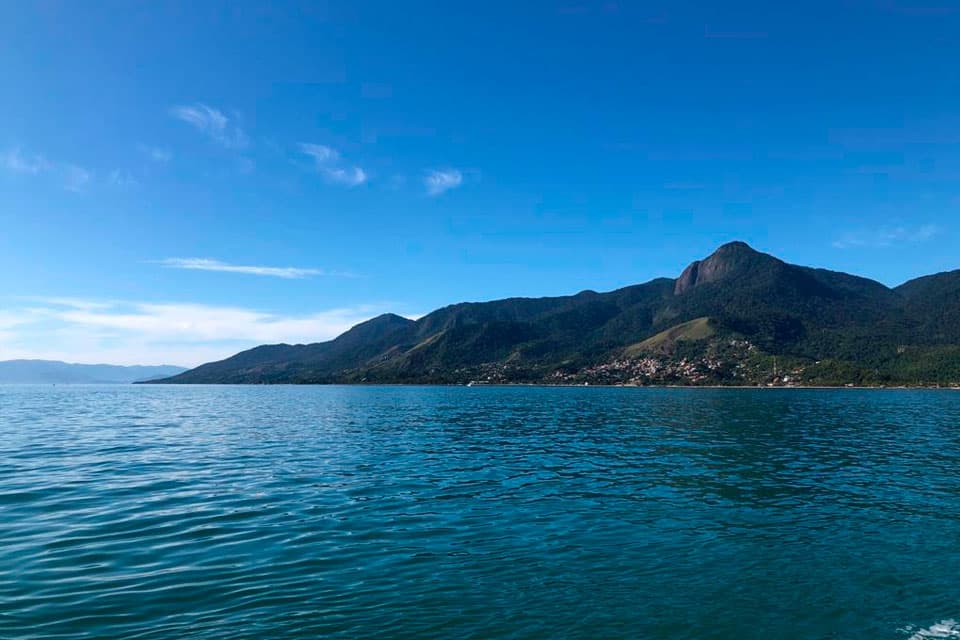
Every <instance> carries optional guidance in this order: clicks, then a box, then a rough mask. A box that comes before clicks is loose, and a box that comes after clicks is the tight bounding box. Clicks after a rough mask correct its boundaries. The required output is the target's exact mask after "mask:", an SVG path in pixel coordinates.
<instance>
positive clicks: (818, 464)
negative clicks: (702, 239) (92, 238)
mask: <svg viewBox="0 0 960 640" xmlns="http://www.w3.org/2000/svg"><path fill="white" fill-rule="evenodd" d="M953 618H958V619H960V393H958V392H950V391H941V392H936V391H855V390H834V391H830V390H714V389H704V390H681V389H570V388H566V389H557V388H485V387H480V388H477V387H474V388H430V387H140V386H136V387H106V386H99V387H98V386H91V387H0V638H4V639H8V638H9V639H13V638H71V639H73V638H164V639H167V638H201V639H206V638H231V639H233V638H251V639H253V638H257V639H260V638H361V637H391V638H525V639H526V638H671V639H672V638H698V639H700V638H716V639H729V640H744V639H753V638H756V639H760V638H763V639H769V638H778V639H813V638H858V639H859V638H870V639H878V638H893V639H895V638H913V639H914V640H918V639H921V638H928V637H946V638H950V637H953V638H957V637H960V626H958V625H957V623H954V622H952V619H953Z"/></svg>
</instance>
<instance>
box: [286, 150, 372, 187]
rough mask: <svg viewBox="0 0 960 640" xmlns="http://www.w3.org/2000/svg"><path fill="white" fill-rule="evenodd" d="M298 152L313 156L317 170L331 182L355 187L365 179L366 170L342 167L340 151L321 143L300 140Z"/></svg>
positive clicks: (366, 176)
mask: <svg viewBox="0 0 960 640" xmlns="http://www.w3.org/2000/svg"><path fill="white" fill-rule="evenodd" d="M299 147H300V152H301V153H303V154H304V155H306V156H310V157H311V158H313V163H314V165H315V166H316V168H317V171H318V172H319V173H320V175H322V176H323V177H325V178H326V179H327V181H328V182H331V183H333V184H339V185H343V186H345V187H357V186H360V185H361V184H363V183H364V182H366V181H367V179H368V178H369V176H368V175H367V172H366V171H364V170H363V169H362V168H360V167H358V166H353V167H344V166H341V165H340V152H338V151H337V150H336V149H334V148H332V147H328V146H327V145H323V144H313V143H309V142H302V143H300V145H299Z"/></svg>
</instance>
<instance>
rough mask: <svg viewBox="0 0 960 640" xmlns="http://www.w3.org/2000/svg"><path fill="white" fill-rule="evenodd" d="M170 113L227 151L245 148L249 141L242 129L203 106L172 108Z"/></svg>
mask: <svg viewBox="0 0 960 640" xmlns="http://www.w3.org/2000/svg"><path fill="white" fill-rule="evenodd" d="M170 113H171V114H172V115H173V117H175V118H177V119H178V120H182V121H183V122H186V123H187V124H189V125H190V126H192V127H193V128H194V129H196V130H197V131H199V132H201V133H203V134H204V135H206V136H208V137H209V138H211V139H212V140H213V141H214V142H216V143H217V144H219V145H221V146H223V147H226V148H228V149H239V148H241V147H245V146H247V144H248V143H249V141H250V139H249V138H248V137H247V134H246V133H245V132H244V131H243V129H241V128H240V127H239V126H238V125H237V124H236V123H235V122H232V121H231V119H230V118H229V117H227V116H226V115H224V113H223V112H222V111H220V110H218V109H214V108H213V107H209V106H207V105H205V104H202V103H199V102H198V103H197V104H193V105H182V106H178V107H173V109H171V110H170Z"/></svg>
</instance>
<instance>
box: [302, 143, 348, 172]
mask: <svg viewBox="0 0 960 640" xmlns="http://www.w3.org/2000/svg"><path fill="white" fill-rule="evenodd" d="M300 151H301V152H303V154H304V155H308V156H310V157H311V158H313V161H314V162H316V163H317V166H326V165H328V164H330V163H331V162H337V161H338V160H339V159H340V154H339V153H338V152H337V150H336V149H333V148H332V147H328V146H327V145H325V144H311V143H309V142H302V143H300Z"/></svg>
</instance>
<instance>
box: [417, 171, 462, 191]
mask: <svg viewBox="0 0 960 640" xmlns="http://www.w3.org/2000/svg"><path fill="white" fill-rule="evenodd" d="M423 184H424V185H425V186H426V187H427V195H430V196H439V195H440V194H442V193H445V192H447V191H449V190H450V189H456V188H457V187H459V186H460V185H462V184H463V174H462V173H461V172H460V171H458V170H457V169H442V170H434V171H430V172H429V173H428V174H427V177H426V178H424V180H423Z"/></svg>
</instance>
